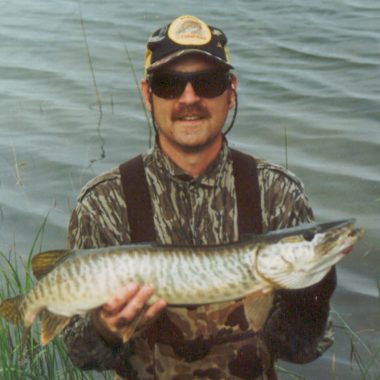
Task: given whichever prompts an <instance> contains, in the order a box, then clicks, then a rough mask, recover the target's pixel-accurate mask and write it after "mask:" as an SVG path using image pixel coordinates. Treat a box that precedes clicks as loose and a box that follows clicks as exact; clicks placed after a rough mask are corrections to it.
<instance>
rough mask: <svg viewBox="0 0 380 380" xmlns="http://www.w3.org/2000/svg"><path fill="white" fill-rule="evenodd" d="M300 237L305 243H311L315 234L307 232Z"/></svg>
mask: <svg viewBox="0 0 380 380" xmlns="http://www.w3.org/2000/svg"><path fill="white" fill-rule="evenodd" d="M302 236H303V238H304V239H305V240H306V241H312V240H313V239H314V236H315V232H314V231H307V232H305V233H304V234H303V235H302Z"/></svg>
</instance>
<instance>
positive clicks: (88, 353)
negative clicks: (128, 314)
mask: <svg viewBox="0 0 380 380" xmlns="http://www.w3.org/2000/svg"><path fill="white" fill-rule="evenodd" d="M143 162H144V168H145V173H146V177H147V182H148V186H149V191H150V195H151V198H152V207H153V215H154V227H155V230H156V236H157V240H158V241H159V242H160V243H164V244H196V245H202V244H223V243H228V242H232V241H236V240H237V239H238V227H237V209H236V208H237V207H236V199H235V198H236V197H235V184H234V180H233V168H232V161H231V157H230V150H229V147H228V145H227V143H225V144H224V146H223V148H222V150H221V152H220V154H219V156H218V158H217V160H216V161H215V162H214V163H213V164H212V165H211V166H210V167H209V168H208V170H207V171H206V173H204V174H203V175H201V176H199V177H197V178H192V179H189V178H188V177H187V176H186V175H184V173H183V172H182V171H181V170H180V169H179V168H178V167H176V166H175V165H174V164H173V163H172V162H171V161H170V160H169V159H168V158H167V157H166V156H165V155H164V154H163V153H162V152H161V150H160V149H159V148H158V146H155V147H154V148H152V149H151V150H149V151H147V152H146V153H144V154H143ZM257 162H258V164H257V171H258V180H259V187H260V192H261V209H262V221H263V230H264V232H265V231H269V230H274V229H280V228H285V227H290V226H295V225H297V224H300V223H303V222H307V221H310V220H311V219H312V218H313V215H312V211H311V208H310V207H309V203H308V199H307V197H306V195H305V193H304V189H303V185H302V183H301V182H300V181H299V179H297V178H296V177H295V176H294V175H293V174H292V173H290V172H289V171H288V170H285V169H284V168H281V167H279V166H277V165H273V164H270V163H267V162H265V161H260V160H258V161H257ZM68 238H69V243H70V246H71V247H77V248H93V247H103V246H110V245H119V244H127V243H129V242H130V230H129V225H128V220H127V205H126V203H125V200H124V195H123V190H122V186H121V180H120V172H119V169H118V168H116V169H114V170H111V171H109V172H107V173H105V174H103V175H100V176H98V177H96V178H95V179H94V180H92V181H90V182H89V183H88V184H87V185H86V186H85V187H84V188H83V190H82V192H81V193H80V195H79V198H78V203H77V206H76V208H75V210H74V211H73V213H72V217H71V220H70V225H69V233H68ZM334 275H335V274H334V273H333V274H331V275H330V276H329V277H330V278H329V279H327V280H323V281H322V282H321V284H318V285H317V286H314V287H312V288H311V289H307V290H302V291H278V292H277V293H276V294H275V296H274V297H272V298H271V299H270V300H269V303H268V302H266V305H267V306H266V308H267V311H266V315H269V317H268V319H267V321H266V322H265V324H264V320H263V321H259V325H254V324H253V323H252V320H253V319H252V318H243V320H242V319H241V315H243V317H244V315H245V314H246V313H247V310H246V305H247V302H250V300H249V299H245V300H237V301H235V302H232V303H231V302H228V303H223V304H217V305H207V306H201V307H196V308H183V309H179V308H168V309H167V310H166V311H165V312H164V313H163V315H162V317H161V318H159V320H158V321H157V322H156V324H155V325H154V326H152V327H151V328H150V329H148V331H145V332H143V333H140V334H138V335H136V336H134V337H133V338H132V339H131V341H130V342H128V344H125V345H122V346H118V347H109V346H107V345H106V344H105V342H104V341H103V340H102V339H101V338H100V336H98V335H97V333H96V331H95V330H94V328H93V326H92V324H91V321H90V319H89V318H88V317H77V318H75V319H74V320H73V322H72V323H71V324H70V326H69V327H68V328H66V330H65V332H64V340H65V343H66V345H67V348H68V353H69V355H70V357H71V359H72V361H73V362H74V364H75V365H76V366H78V367H79V368H82V369H97V370H106V369H115V370H116V372H117V373H118V374H119V375H121V376H123V377H122V378H127V379H181V380H182V379H274V378H276V375H275V374H274V370H273V362H274V360H275V359H276V358H282V359H285V360H290V361H293V362H299V363H302V362H307V361H310V360H312V359H314V358H316V357H318V356H319V355H320V354H321V353H322V352H324V351H325V350H326V349H327V347H329V346H330V345H331V344H332V338H331V329H330V328H329V324H328V323H327V319H328V311H329V306H328V304H329V298H330V296H331V294H332V291H333V289H334V286H335V283H334V279H335V277H334ZM267 301H268V300H267ZM162 326H165V329H164V330H163V328H162ZM168 326H169V327H170V328H168ZM152 331H153V333H152ZM161 338H162V339H161ZM171 341H173V342H175V343H174V344H171Z"/></svg>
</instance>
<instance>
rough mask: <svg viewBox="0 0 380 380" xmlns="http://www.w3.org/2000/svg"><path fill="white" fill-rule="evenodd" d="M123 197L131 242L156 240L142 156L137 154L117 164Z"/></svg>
mask: <svg viewBox="0 0 380 380" xmlns="http://www.w3.org/2000/svg"><path fill="white" fill-rule="evenodd" d="M119 169H120V174H121V183H122V186H123V190H124V197H125V200H126V203H127V213H128V223H129V227H130V231H131V242H132V243H142V242H147V241H155V240H156V232H155V229H154V221H153V211H152V202H151V199H150V194H149V187H148V182H147V180H146V176H145V170H144V164H143V160H142V156H141V155H139V156H137V157H135V158H132V159H131V160H129V161H127V162H124V163H123V164H121V165H120V166H119Z"/></svg>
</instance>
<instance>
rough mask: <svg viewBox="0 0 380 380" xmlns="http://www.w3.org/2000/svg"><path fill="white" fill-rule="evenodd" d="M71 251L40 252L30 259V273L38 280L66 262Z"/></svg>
mask: <svg viewBox="0 0 380 380" xmlns="http://www.w3.org/2000/svg"><path fill="white" fill-rule="evenodd" d="M72 252H73V251H70V250H66V249H60V250H55V251H46V252H40V253H38V254H37V255H35V256H33V258H32V271H33V274H34V276H35V277H36V278H37V280H39V279H40V278H41V277H43V276H45V275H46V274H48V273H49V272H50V271H52V270H53V269H54V268H55V267H56V266H57V265H58V264H60V263H61V262H62V261H64V260H66V259H67V258H68V257H69V256H70V255H71V254H72Z"/></svg>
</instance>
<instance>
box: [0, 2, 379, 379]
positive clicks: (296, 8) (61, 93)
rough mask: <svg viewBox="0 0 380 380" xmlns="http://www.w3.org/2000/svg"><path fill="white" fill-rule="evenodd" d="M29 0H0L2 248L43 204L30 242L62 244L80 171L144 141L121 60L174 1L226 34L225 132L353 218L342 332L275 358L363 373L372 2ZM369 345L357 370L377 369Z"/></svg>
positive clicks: (375, 269) (169, 12) (84, 174)
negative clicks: (228, 103)
mask: <svg viewBox="0 0 380 380" xmlns="http://www.w3.org/2000/svg"><path fill="white" fill-rule="evenodd" d="M30 5H31V3H30V2H28V1H26V0H24V1H22V0H18V1H16V0H14V1H0V12H1V21H0V81H1V82H0V83H1V86H0V98H1V102H0V109H1V111H0V120H1V127H0V221H1V223H0V250H2V251H3V252H6V253H8V252H10V251H11V250H12V249H14V247H15V248H16V251H17V252H18V254H20V255H21V256H24V257H25V256H26V255H27V253H28V251H29V249H30V247H31V244H32V241H33V239H34V237H35V235H36V232H37V230H38V228H39V226H40V225H41V223H42V221H43V219H44V217H45V216H46V215H48V225H47V228H46V231H45V235H44V240H43V247H42V248H44V249H49V248H56V247H63V246H65V244H66V241H65V235H66V226H67V223H68V218H69V215H70V210H71V209H72V208H73V206H74V204H75V198H76V195H77V194H78V192H79V190H80V188H81V187H82V186H83V185H84V183H85V182H86V181H87V180H89V179H90V178H92V177H93V176H95V175H96V174H98V173H100V172H102V171H104V170H107V169H109V168H111V167H113V166H114V165H117V164H118V163H120V162H122V161H124V160H126V159H127V158H130V157H132V156H134V155H135V154H137V153H139V152H140V151H142V150H145V149H146V148H147V147H148V129H147V121H146V118H145V114H144V111H143V108H142V106H141V101H140V98H139V93H138V90H137V88H136V84H135V79H134V75H133V73H135V74H136V75H137V77H138V78H141V77H142V75H143V71H142V64H143V57H144V44H145V41H146V39H147V37H148V36H149V34H150V33H151V32H152V31H153V30H155V29H156V28H158V27H160V26H161V25H163V24H165V23H166V22H168V21H170V20H171V19H172V18H174V17H175V16H177V15H179V14H186V13H191V14H195V15H198V16H202V17H204V18H205V20H206V21H208V22H209V23H211V24H213V25H215V26H219V27H221V28H222V29H223V30H224V31H225V32H226V33H227V35H228V37H229V42H230V50H231V57H232V61H233V64H234V65H235V67H236V73H237V75H238V78H239V88H238V90H239V114H238V118H237V122H236V125H235V127H234V129H233V130H232V132H231V133H230V135H229V139H230V144H231V145H232V146H234V147H237V148H240V149H242V150H244V151H246V152H248V153H251V154H254V155H256V156H260V157H265V158H266V159H268V160H271V161H273V162H276V163H279V164H282V165H285V164H287V165H288V166H289V168H290V169H291V170H293V171H294V172H296V173H297V174H298V175H299V176H300V177H301V178H302V179H303V181H304V183H305V186H306V190H307V193H308V195H309V198H310V200H311V202H312V205H313V208H314V210H315V214H316V217H317V219H318V220H328V219H338V218H345V217H356V218H357V223H358V225H360V226H362V227H364V228H365V229H366V236H365V238H364V239H363V240H362V241H361V242H360V243H359V244H358V246H357V247H356V248H355V250H354V252H353V253H352V255H351V256H349V257H347V259H346V260H345V261H344V262H342V263H341V264H339V267H338V281H339V286H338V289H337V291H336V292H335V295H334V298H333V308H334V311H335V314H336V315H335V319H334V320H335V323H336V324H337V325H338V326H343V325H345V324H346V323H347V324H348V326H349V327H350V329H352V332H349V330H348V327H347V326H346V327H345V328H340V327H338V328H337V336H336V343H335V345H334V346H333V348H332V349H330V350H329V351H328V352H327V353H326V354H325V355H323V356H322V357H321V358H320V359H318V360H317V361H315V362H313V363H310V364H307V365H304V366H299V365H289V364H286V363H281V366H282V367H284V368H287V369H288V370H290V371H292V372H294V373H297V374H299V375H300V376H301V375H302V376H304V377H305V378H307V379H322V378H323V379H329V378H337V379H358V378H361V375H360V372H359V371H358V369H357V365H355V363H356V361H357V360H351V359H352V358H351V355H352V344H354V353H356V352H358V353H359V354H360V358H361V360H362V361H363V363H364V366H366V365H369V364H370V360H371V357H374V356H375V355H374V353H375V352H376V350H378V349H379V347H380V330H379V316H380V312H379V289H378V281H379V279H380V268H379V259H378V255H379V253H380V249H379V245H378V241H379V240H378V235H379V232H380V231H379V226H380V223H379V221H380V125H379V121H380V111H379V109H380V107H379V101H380V90H379V88H380V65H379V60H380V22H379V19H380V3H379V2H378V1H376V0H360V1H359V0H335V1H316V0H310V1H308V2H305V1H302V0H293V1H291V0H288V1H280V0H277V1H276V0H266V1H264V0H261V1H248V0H245V1H244V0H231V1H229V2H226V3H225V2H223V4H222V3H221V2H217V1H210V2H194V1H179V2H176V5H175V7H173V3H172V2H171V1H169V0H162V1H160V2H156V3H153V2H152V1H146V0H140V1H139V2H132V1H125V0H124V1H121V0H119V1H117V0H110V1H108V2H101V1H99V0H93V1H85V0H83V1H69V0H66V1H57V0H56V1H47V0H45V1H43V0H34V1H33V6H32V7H31V6H30ZM86 42H87V43H86ZM87 47H88V49H89V52H88V51H87ZM127 51H128V52H129V55H130V57H131V60H129V59H128V54H127ZM89 57H90V59H91V61H90V60H89ZM90 63H91V65H92V68H93V73H94V77H93V75H92V70H91V65H90ZM97 93H98V95H97ZM100 105H101V112H100V108H99V107H100ZM285 141H287V143H285ZM342 319H343V320H344V322H342ZM353 334H354V335H353ZM378 356H379V355H377V356H375V359H376V360H375V362H374V363H373V364H372V366H371V367H370V370H369V372H368V373H367V378H378V377H376V376H379V373H380V364H379V361H380V359H379V357H378ZM353 363H354V364H353ZM334 366H335V370H334V369H333V368H334ZM334 371H335V377H334ZM282 378H283V379H288V378H289V379H290V378H292V377H291V375H287V374H282Z"/></svg>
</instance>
